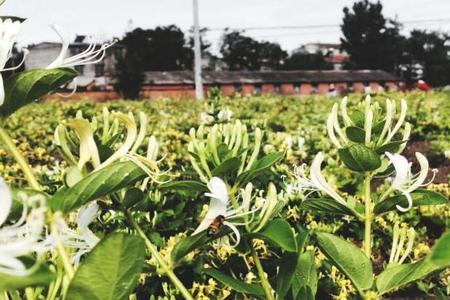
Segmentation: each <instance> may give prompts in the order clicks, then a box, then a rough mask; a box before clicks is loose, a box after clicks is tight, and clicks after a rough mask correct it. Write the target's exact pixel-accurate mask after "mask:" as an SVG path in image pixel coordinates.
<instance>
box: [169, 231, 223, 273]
mask: <svg viewBox="0 0 450 300" xmlns="http://www.w3.org/2000/svg"><path fill="white" fill-rule="evenodd" d="M229 232H230V231H229V230H224V229H223V228H222V229H221V231H220V232H219V233H217V234H215V235H213V236H207V235H206V231H203V232H200V233H198V234H196V235H191V236H188V237H185V238H183V239H182V240H180V241H179V242H178V243H177V244H176V245H175V246H174V247H173V249H172V252H171V253H170V258H171V259H172V262H174V264H176V263H178V262H179V261H180V260H181V259H182V258H183V257H184V256H186V255H187V254H189V253H190V252H191V251H194V250H195V249H197V248H200V247H203V246H205V245H208V244H209V243H210V242H212V241H214V240H215V239H218V238H220V237H222V236H224V235H226V234H228V233H229Z"/></svg>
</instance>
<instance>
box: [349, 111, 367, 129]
mask: <svg viewBox="0 0 450 300" xmlns="http://www.w3.org/2000/svg"><path fill="white" fill-rule="evenodd" d="M350 118H351V119H352V121H353V123H355V125H356V126H357V127H361V128H363V127H364V122H365V119H366V115H365V114H364V113H363V112H362V111H360V110H355V111H353V113H352V114H351V116H350Z"/></svg>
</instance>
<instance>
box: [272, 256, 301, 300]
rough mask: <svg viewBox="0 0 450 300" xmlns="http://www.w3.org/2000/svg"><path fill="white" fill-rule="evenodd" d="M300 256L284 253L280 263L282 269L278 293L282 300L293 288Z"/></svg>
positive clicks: (277, 286)
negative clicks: (292, 284)
mask: <svg viewBox="0 0 450 300" xmlns="http://www.w3.org/2000/svg"><path fill="white" fill-rule="evenodd" d="M297 260H298V254H297V253H295V252H287V251H286V252H284V254H283V256H282V257H281V261H280V269H279V271H278V276H277V283H276V292H277V295H278V297H279V298H280V299H284V296H285V295H286V294H287V292H288V291H289V288H290V287H291V283H292V279H293V276H294V274H295V270H296V266H297Z"/></svg>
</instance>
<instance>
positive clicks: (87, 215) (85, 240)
mask: <svg viewBox="0 0 450 300" xmlns="http://www.w3.org/2000/svg"><path fill="white" fill-rule="evenodd" d="M98 211H99V209H98V205H97V204H96V203H95V202H91V203H89V204H87V205H85V206H83V207H81V208H80V210H79V211H78V215H77V230H73V229H71V228H69V226H68V225H67V223H66V222H65V221H64V219H62V218H58V219H57V220H56V222H57V228H58V233H57V234H58V235H59V239H60V240H61V242H62V244H63V245H64V246H65V247H68V248H72V249H74V250H75V253H74V254H73V255H72V263H74V264H79V262H80V259H81V257H82V256H83V255H84V254H86V253H88V252H90V251H91V250H92V248H94V247H95V245H97V243H98V242H99V241H100V239H99V238H98V237H97V236H96V235H95V234H94V233H93V232H92V231H91V230H90V229H89V225H90V224H91V223H92V222H93V221H94V220H95V218H96V217H97V214H98Z"/></svg>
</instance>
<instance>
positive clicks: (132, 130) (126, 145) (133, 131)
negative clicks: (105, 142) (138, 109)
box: [99, 112, 138, 168]
mask: <svg viewBox="0 0 450 300" xmlns="http://www.w3.org/2000/svg"><path fill="white" fill-rule="evenodd" d="M112 115H113V116H114V117H116V119H118V120H119V121H120V122H122V123H123V124H124V126H125V129H126V130H127V135H126V137H125V141H124V142H123V144H122V145H121V146H120V147H119V149H117V151H116V152H114V154H113V155H111V156H110V157H109V158H108V159H107V160H105V161H104V162H103V163H102V164H101V165H100V167H99V168H103V167H106V166H107V165H109V164H111V163H112V162H114V161H116V160H118V159H120V158H122V157H124V156H125V155H126V154H127V153H128V152H129V151H130V149H131V148H132V147H133V145H134V144H135V142H136V138H137V135H138V130H137V125H136V121H135V120H134V116H133V114H132V113H129V114H128V115H126V114H124V113H120V112H115V113H113V114H112Z"/></svg>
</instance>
